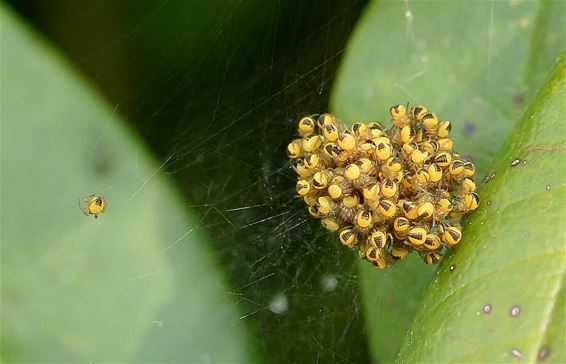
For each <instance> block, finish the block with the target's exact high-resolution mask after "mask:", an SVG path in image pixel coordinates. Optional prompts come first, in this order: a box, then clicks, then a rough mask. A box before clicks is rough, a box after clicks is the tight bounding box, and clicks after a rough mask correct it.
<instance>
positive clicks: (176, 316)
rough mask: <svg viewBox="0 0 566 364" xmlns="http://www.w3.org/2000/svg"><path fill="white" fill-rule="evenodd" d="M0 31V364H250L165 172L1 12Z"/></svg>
mask: <svg viewBox="0 0 566 364" xmlns="http://www.w3.org/2000/svg"><path fill="white" fill-rule="evenodd" d="M1 23H2V34H1V37H2V38H1V43H2V56H1V57H2V59H1V61H2V72H1V76H2V79H1V82H2V111H1V112H2V174H3V178H2V206H1V213H2V257H1V262H2V313H1V318H2V332H1V343H2V356H3V359H4V360H5V361H7V362H33V361H35V362H39V361H41V362H89V361H90V362H142V361H145V362H197V361H198V362H202V361H214V362H227V361H230V362H250V361H255V360H257V354H256V353H255V349H254V348H253V347H252V346H251V345H250V337H249V334H248V333H247V330H246V327H245V326H244V321H242V320H239V319H238V317H239V316H240V315H241V314H240V313H239V312H238V311H239V310H238V308H237V306H236V305H235V303H234V302H233V301H232V298H231V296H230V295H229V294H227V293H226V292H229V291H230V289H229V287H228V285H227V283H226V281H225V279H224V277H223V276H222V275H221V270H220V268H219V267H218V264H217V262H216V258H215V257H214V256H213V254H211V251H210V245H209V243H208V242H207V237H206V236H205V234H204V232H203V230H202V229H201V227H200V225H199V221H197V220H196V219H195V218H193V217H192V216H190V215H189V214H188V213H187V212H186V211H185V210H184V208H183V206H182V201H181V200H180V198H179V194H178V193H177V192H176V191H174V188H173V187H172V184H171V182H170V180H169V179H168V178H167V177H166V176H165V175H164V174H163V173H162V172H163V170H164V169H165V168H166V164H167V163H166V162H167V161H165V162H163V163H161V164H158V163H156V162H155V161H154V160H153V159H152V158H151V157H150V155H149V154H148V152H147V150H146V148H145V147H144V145H143V143H142V142H141V141H140V140H139V139H137V138H136V137H134V135H133V133H132V132H131V131H129V130H128V129H127V128H126V127H125V126H124V123H123V121H122V120H120V119H121V118H120V117H119V115H118V114H119V106H118V105H117V106H116V107H115V108H114V111H113V110H112V108H109V107H108V105H106V104H105V102H104V101H103V100H102V99H101V98H100V96H98V95H97V94H96V92H94V91H93V90H92V88H91V87H90V86H89V85H87V83H86V82H84V81H83V80H82V79H81V78H80V77H79V76H78V75H77V74H76V73H74V72H73V71H72V70H71V69H70V66H69V65H68V64H67V63H66V62H65V61H64V60H62V59H61V57H60V55H58V54H57V53H56V52H55V51H54V50H53V49H51V48H49V47H47V46H45V45H44V44H43V43H42V42H40V41H38V40H37V39H36V36H35V35H34V34H33V33H32V32H31V31H30V30H29V29H26V27H25V26H24V25H23V24H22V23H21V21H19V20H18V19H16V17H15V16H14V14H13V13H12V12H11V11H10V10H9V9H8V8H7V7H6V6H3V5H2V7H1ZM91 193H96V194H101V195H103V196H104V197H105V198H106V199H107V201H108V210H107V212H105V213H104V214H103V215H101V216H100V217H99V218H98V219H94V218H92V217H91V216H89V217H87V216H84V215H83V213H82V212H81V210H80V209H79V207H78V206H77V199H81V198H83V197H84V196H87V195H89V194H91ZM203 277H206V281H204V280H203Z"/></svg>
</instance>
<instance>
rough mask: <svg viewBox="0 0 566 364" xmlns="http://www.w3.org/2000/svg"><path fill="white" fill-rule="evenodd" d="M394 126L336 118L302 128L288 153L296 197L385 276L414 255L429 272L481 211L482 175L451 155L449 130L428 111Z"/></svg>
mask: <svg viewBox="0 0 566 364" xmlns="http://www.w3.org/2000/svg"><path fill="white" fill-rule="evenodd" d="M390 114H391V118H392V121H393V124H394V125H393V126H392V127H391V128H390V129H384V128H383V126H382V125H381V124H380V123H379V122H368V123H355V124H354V125H352V127H351V128H345V127H344V126H342V125H341V123H340V122H339V121H338V120H337V119H336V117H335V116H334V115H331V114H323V115H320V116H318V117H315V116H307V117H304V118H302V119H301V120H300V121H299V134H300V135H301V138H300V139H295V140H293V141H292V142H291V143H290V144H289V145H288V147H287V153H288V155H289V157H290V158H291V159H294V160H296V165H295V166H294V169H295V171H296V172H297V174H298V181H297V193H298V194H299V196H301V197H302V198H303V199H304V201H305V202H306V204H307V205H308V210H309V213H310V214H311V215H312V216H314V217H317V218H321V219H322V225H323V226H324V227H325V228H326V229H328V230H330V231H335V232H337V233H338V235H339V238H340V241H341V242H342V244H344V245H346V246H348V247H351V248H353V249H357V250H358V253H359V255H360V256H361V257H362V258H364V259H366V260H368V261H370V262H371V263H372V264H373V265H374V266H376V267H378V268H386V267H389V266H391V265H392V264H393V263H395V262H396V261H398V260H402V259H403V258H405V257H406V256H407V255H409V254H410V253H411V252H412V251H417V252H418V253H419V255H420V256H421V258H422V259H423V260H424V261H425V262H426V263H427V264H435V263H437V262H439V261H440V260H441V259H442V250H443V249H444V248H445V247H451V246H454V245H456V244H458V243H459V242H460V240H461V238H462V228H461V226H460V223H459V219H460V217H461V216H462V215H463V214H465V213H467V212H469V211H471V210H474V209H476V208H477V207H478V205H479V196H478V195H477V193H476V192H475V190H476V184H475V182H474V180H473V177H474V174H475V167H474V164H473V163H472V162H469V161H466V160H464V159H462V158H461V157H460V155H458V154H457V153H455V152H453V151H452V147H453V145H454V142H453V141H452V139H450V130H451V127H450V122H449V121H440V120H439V119H438V117H437V115H436V114H435V113H433V112H429V111H428V110H427V109H426V108H425V107H424V106H416V107H413V108H412V109H410V110H408V109H407V108H406V107H405V106H403V105H397V106H394V107H392V108H391V109H390Z"/></svg>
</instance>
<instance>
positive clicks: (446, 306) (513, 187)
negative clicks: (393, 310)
mask: <svg viewBox="0 0 566 364" xmlns="http://www.w3.org/2000/svg"><path fill="white" fill-rule="evenodd" d="M564 100H566V53H565V55H564V56H563V57H562V58H561V59H560V60H559V61H558V63H557V65H556V67H555V70H554V72H553V74H552V75H551V78H550V79H549V81H548V82H547V84H546V86H545V87H544V88H543V89H542V91H541V92H540V93H539V94H538V96H537V97H536V99H535V100H534V102H533V103H532V105H531V106H530V107H529V109H528V110H527V111H526V113H525V114H524V116H523V117H522V118H521V120H520V121H519V123H518V124H517V126H516V127H515V129H514V130H513V132H512V134H511V137H510V138H509V140H508V141H507V142H506V143H505V145H504V146H503V147H502V149H501V151H500V152H498V153H497V155H496V156H495V162H494V164H493V165H492V166H491V168H490V171H492V174H491V176H493V179H491V180H490V181H489V182H487V183H486V185H485V186H484V188H483V189H482V193H481V195H482V198H483V203H482V205H481V207H480V209H478V211H477V212H476V213H475V214H473V216H472V217H471V219H469V225H468V224H466V226H465V234H464V239H463V241H462V243H461V245H460V247H459V249H457V250H456V251H455V252H454V253H453V254H452V256H451V257H450V258H449V259H446V260H445V261H444V262H443V263H442V265H441V266H440V267H439V271H438V275H437V277H436V279H435V280H434V281H433V282H432V284H431V285H430V286H429V288H428V290H427V293H426V295H425V297H424V300H423V303H422V306H421V307H420V309H419V311H418V313H417V316H416V319H415V322H414V324H413V329H412V330H411V332H410V334H409V335H408V336H407V338H406V340H405V342H404V344H403V347H402V350H401V352H400V358H399V359H400V362H403V363H404V362H463V361H467V362H498V361H512V360H517V359H522V360H523V361H526V362H535V361H537V357H539V356H540V357H548V360H549V361H552V362H560V363H564V362H566V352H565V349H564V343H565V342H566V325H565V324H564V312H563V311H564V278H565V277H564V274H565V268H566V244H565V243H566V231H565V230H564V217H565V216H566V206H565V205H564V201H565V197H566V171H565V170H564V166H566V127H565V125H564V120H565V119H566V108H565V104H564ZM450 267H452V269H450Z"/></svg>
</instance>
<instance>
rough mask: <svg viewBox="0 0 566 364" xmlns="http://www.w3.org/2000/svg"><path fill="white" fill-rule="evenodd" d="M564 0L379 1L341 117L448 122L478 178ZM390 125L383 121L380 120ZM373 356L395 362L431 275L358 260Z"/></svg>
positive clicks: (339, 90)
mask: <svg viewBox="0 0 566 364" xmlns="http://www.w3.org/2000/svg"><path fill="white" fill-rule="evenodd" d="M564 8H565V3H564V2H544V3H539V2H533V1H525V2H519V1H509V2H507V1H505V2H503V1H501V2H496V1H493V2H487V1H478V2H456V1H454V2H446V1H443V2H438V1H419V2H400V1H397V2H391V1H384V2H377V1H375V2H374V3H372V5H371V6H370V7H369V8H368V9H367V10H366V12H365V14H364V18H363V19H362V20H361V22H360V23H359V25H358V28H357V30H356V32H355V34H354V36H353V38H352V39H351V41H350V43H349V48H348V50H347V54H346V57H345V60H344V64H343V66H342V69H341V73H340V74H339V78H338V81H337V83H336V87H335V89H334V93H333V98H332V109H333V111H334V112H335V113H336V114H337V115H338V116H339V117H340V118H341V119H342V120H346V121H348V122H353V121H356V120H359V119H362V120H364V119H365V120H367V119H375V118H378V119H379V118H383V119H388V109H389V107H390V106H391V105H394V104H398V103H406V102H409V103H410V104H413V105H414V104H424V105H426V106H428V107H429V108H431V109H432V110H434V111H436V112H437V113H439V114H440V116H441V117H442V118H447V119H450V120H452V124H453V126H454V130H453V132H452V135H453V136H454V139H455V143H456V148H455V149H456V150H457V151H459V152H460V153H462V154H463V155H466V156H469V157H471V158H472V159H473V160H474V161H475V163H476V166H477V170H478V176H479V177H480V178H481V177H482V176H483V175H485V173H486V171H487V166H488V165H489V163H490V162H491V160H492V156H493V154H494V152H495V151H497V150H498V148H499V147H500V145H501V143H502V141H503V140H504V138H505V136H506V135H507V134H508V133H509V131H510V130H511V128H512V126H513V124H514V123H515V121H516V120H517V119H518V118H519V116H520V115H521V113H522V110H523V105H524V104H526V103H528V102H529V101H530V100H531V99H532V95H533V93H534V92H535V91H536V89H537V88H538V87H539V86H540V83H541V80H542V79H543V78H544V77H545V76H546V75H547V73H548V72H549V70H548V68H549V65H552V63H553V62H554V61H555V59H556V57H557V56H558V55H559V54H560V51H561V49H562V48H563V44H564V39H565V34H564V32H563V24H564V16H565V14H566V11H565V10H564ZM386 123H387V121H386ZM361 264H362V266H361V268H360V269H361V279H362V282H363V286H364V291H363V295H364V302H365V309H366V317H367V321H368V324H367V325H368V328H367V331H368V335H369V339H370V347H371V351H372V356H373V357H374V358H375V359H378V360H380V361H392V360H394V359H395V357H396V356H397V353H398V349H399V347H400V346H401V342H402V338H403V337H404V335H405V332H406V331H407V329H408V328H409V327H410V323H411V322H412V319H413V315H414V310H415V309H416V307H417V306H418V302H419V301H420V298H421V296H422V293H423V292H424V286H425V285H426V284H427V282H428V281H429V280H430V277H431V274H432V273H433V272H434V268H433V267H427V266H424V265H423V264H422V263H421V262H419V261H418V259H412V260H411V261H407V262H406V263H405V266H403V267H399V268H397V267H395V268H393V269H392V270H391V271H388V272H376V271H375V270H372V269H371V267H368V266H367V264H364V263H363V262H362V263H361Z"/></svg>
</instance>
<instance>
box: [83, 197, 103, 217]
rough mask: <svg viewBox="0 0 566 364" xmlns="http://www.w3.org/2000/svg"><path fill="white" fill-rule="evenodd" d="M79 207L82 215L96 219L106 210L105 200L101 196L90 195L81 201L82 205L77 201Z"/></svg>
mask: <svg viewBox="0 0 566 364" xmlns="http://www.w3.org/2000/svg"><path fill="white" fill-rule="evenodd" d="M79 207H80V209H81V210H82V211H83V214H85V215H86V216H90V215H94V218H95V219H96V218H98V215H100V214H102V213H103V212H104V211H105V210H106V200H105V199H104V197H102V196H97V195H90V196H88V197H87V198H85V199H84V200H83V202H82V204H81V201H80V200H79Z"/></svg>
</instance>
